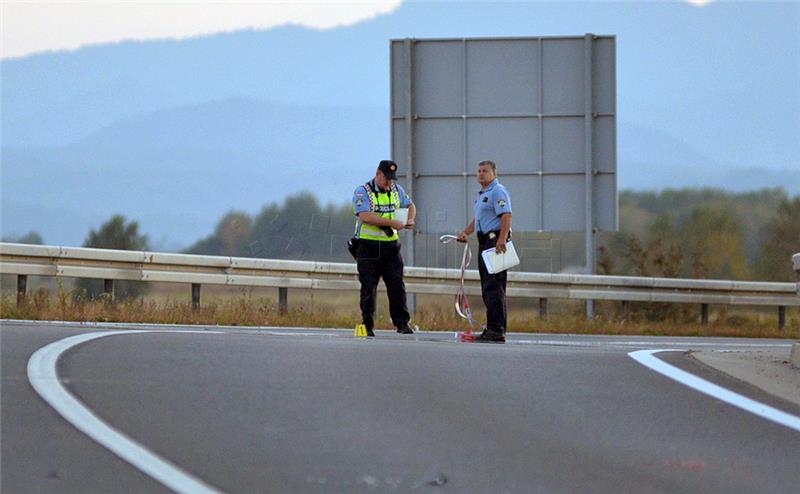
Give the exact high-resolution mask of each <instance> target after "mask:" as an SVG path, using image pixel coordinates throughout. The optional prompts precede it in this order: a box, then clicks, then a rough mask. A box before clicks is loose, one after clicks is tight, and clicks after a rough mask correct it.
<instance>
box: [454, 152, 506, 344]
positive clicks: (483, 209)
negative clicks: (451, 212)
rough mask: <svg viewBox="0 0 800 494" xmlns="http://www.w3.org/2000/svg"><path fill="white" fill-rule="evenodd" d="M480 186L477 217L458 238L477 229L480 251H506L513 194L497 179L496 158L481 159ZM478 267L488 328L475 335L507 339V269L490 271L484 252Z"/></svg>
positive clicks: (481, 338)
mask: <svg viewBox="0 0 800 494" xmlns="http://www.w3.org/2000/svg"><path fill="white" fill-rule="evenodd" d="M476 178H477V180H478V183H479V184H481V190H480V192H478V199H477V200H476V201H475V217H474V218H473V220H472V222H470V224H469V225H467V227H466V228H464V231H463V232H461V233H460V234H459V235H458V241H459V242H466V241H467V237H468V236H469V235H470V234H472V232H473V231H476V232H477V233H478V245H479V248H480V251H481V252H483V251H484V250H486V249H491V248H492V247H495V248H496V249H497V252H498V253H503V252H505V251H506V242H508V240H509V239H510V238H511V196H510V195H509V194H508V191H507V190H506V188H505V187H504V186H503V185H502V184H501V183H500V182H498V181H497V165H496V164H495V163H494V162H493V161H481V162H480V163H478V172H477V174H476ZM478 271H479V272H480V275H481V294H482V295H483V303H484V304H485V305H486V329H485V330H484V331H483V333H481V334H480V335H479V336H477V337H476V338H475V341H478V342H493V343H504V342H505V341H506V322H507V318H508V310H507V307H506V278H507V276H506V271H501V272H499V273H495V274H489V272H488V271H487V270H486V264H485V263H484V262H483V256H481V255H479V256H478Z"/></svg>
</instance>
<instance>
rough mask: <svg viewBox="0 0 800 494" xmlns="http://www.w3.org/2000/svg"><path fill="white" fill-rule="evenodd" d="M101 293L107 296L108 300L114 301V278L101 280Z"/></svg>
mask: <svg viewBox="0 0 800 494" xmlns="http://www.w3.org/2000/svg"><path fill="white" fill-rule="evenodd" d="M103 294H104V295H107V296H108V298H107V299H106V300H108V301H109V302H113V301H114V280H103Z"/></svg>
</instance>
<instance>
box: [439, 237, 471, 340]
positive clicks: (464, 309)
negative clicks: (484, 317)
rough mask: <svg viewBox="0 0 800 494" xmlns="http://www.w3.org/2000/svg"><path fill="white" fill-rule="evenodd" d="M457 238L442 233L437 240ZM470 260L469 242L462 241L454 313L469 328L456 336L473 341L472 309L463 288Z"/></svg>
mask: <svg viewBox="0 0 800 494" xmlns="http://www.w3.org/2000/svg"><path fill="white" fill-rule="evenodd" d="M457 240H458V237H457V236H455V235H442V236H441V237H439V242H441V243H443V244H449V243H451V242H455V241H457ZM470 261H472V250H470V248H469V243H467V242H465V243H464V252H463V253H462V254H461V275H460V277H459V283H458V293H456V302H455V305H456V314H458V315H459V316H461V317H462V318H464V319H466V320H467V322H468V323H469V329H468V330H467V331H465V332H463V333H458V338H459V339H460V340H461V341H473V340H474V339H475V335H474V334H472V328H473V327H474V326H475V320H474V319H473V318H472V309H470V307H469V299H468V298H467V292H466V290H465V289H464V272H465V271H466V270H467V266H469V263H470Z"/></svg>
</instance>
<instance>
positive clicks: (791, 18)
mask: <svg viewBox="0 0 800 494" xmlns="http://www.w3.org/2000/svg"><path fill="white" fill-rule="evenodd" d="M798 25H800V4H793V3H775V4H772V3H764V4H719V5H717V4H712V5H709V6H707V7H706V8H704V9H696V8H694V7H691V6H688V5H684V4H677V3H673V4H662V3H654V4H646V5H641V4H626V3H601V2H590V3H581V4H571V3H558V4H556V3H502V4H485V3H465V4H453V3H416V2H413V3H407V4H404V5H403V6H401V7H400V8H399V9H398V10H397V11H396V12H394V13H392V14H390V15H385V16H381V17H378V18H376V19H374V20H371V21H368V22H363V23H361V24H358V25H356V26H352V27H347V28H338V29H333V30H328V31H317V30H310V29H305V28H301V27H297V26H286V27H280V28H275V29H270V30H266V31H240V32H236V33H228V34H219V35H214V36H207V37H202V38H193V39H185V40H168V41H151V42H125V43H119V44H110V45H101V46H94V47H87V48H83V49H81V50H78V51H75V52H59V53H47V54H40V55H33V56H29V57H25V58H21V59H13V60H3V61H2V62H0V68H1V69H2V74H1V75H0V77H2V168H1V169H0V170H1V172H2V175H0V180H1V181H2V189H1V191H2V234H3V236H4V237H8V236H13V235H19V234H24V233H26V232H28V231H30V230H35V231H38V232H39V233H41V234H42V235H43V237H44V239H45V241H46V242H47V243H52V244H64V245H77V244H80V243H81V242H82V241H83V238H85V236H86V234H87V232H88V230H89V229H90V228H97V226H99V224H100V223H101V222H103V221H105V220H106V219H108V218H109V217H110V216H111V215H112V214H114V213H122V214H125V215H126V216H128V217H129V218H131V219H136V220H138V221H139V222H140V224H141V229H142V230H143V231H144V232H147V233H149V234H150V236H151V239H152V243H153V244H154V246H156V247H161V248H164V249H178V248H181V247H184V246H187V245H189V244H191V243H193V242H194V241H196V240H197V239H198V238H201V237H203V236H205V235H207V234H208V233H210V231H211V230H212V229H213V227H214V225H215V223H216V222H217V221H218V219H219V218H220V217H221V215H222V214H223V213H224V212H226V211H228V210H231V209H236V210H243V211H247V212H249V213H257V212H258V210H259V209H260V208H261V207H262V206H263V205H264V204H267V203H270V202H280V201H282V200H283V199H284V198H285V197H286V196H287V195H289V194H292V193H296V192H298V191H300V190H310V191H312V192H314V193H315V194H316V195H317V197H318V198H319V199H320V201H321V202H323V203H326V202H334V203H337V204H339V203H341V202H344V201H347V200H348V199H349V197H350V194H351V193H352V190H353V188H354V186H355V184H356V183H358V182H360V181H362V180H364V179H366V178H368V177H369V176H370V175H371V174H372V173H374V168H375V165H376V164H377V161H378V160H379V159H381V158H384V157H386V156H388V155H389V151H390V150H389V147H390V139H389V137H390V132H389V121H390V116H389V109H388V99H389V80H388V74H389V45H388V40H389V39H392V38H404V37H471V36H539V35H552V34H582V33H584V32H597V33H602V34H615V35H616V36H617V45H618V47H617V56H618V72H617V93H618V136H617V141H618V144H617V146H618V184H619V188H620V189H625V188H632V189H638V190H641V189H664V188H677V187H686V186H713V187H720V188H725V189H729V190H749V189H754V188H760V187H774V186H782V187H784V188H785V189H786V190H787V192H789V193H790V194H800V161H798V158H797V156H800V139H797V136H798V135H800V117H798V115H800V96H799V95H798V91H797V87H798V85H800V34H798V32H800V31H799V30H797V26H798ZM741 33H747V36H739V34H741ZM734 35H735V36H734Z"/></svg>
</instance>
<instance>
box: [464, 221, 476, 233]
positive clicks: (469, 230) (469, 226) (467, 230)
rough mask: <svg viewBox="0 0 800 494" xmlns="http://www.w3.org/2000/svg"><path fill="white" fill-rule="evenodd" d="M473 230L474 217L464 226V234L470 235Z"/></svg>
mask: <svg viewBox="0 0 800 494" xmlns="http://www.w3.org/2000/svg"><path fill="white" fill-rule="evenodd" d="M474 231H475V219H474V218H473V220H472V221H470V222H469V225H467V227H466V228H464V235H472V232H474Z"/></svg>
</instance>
